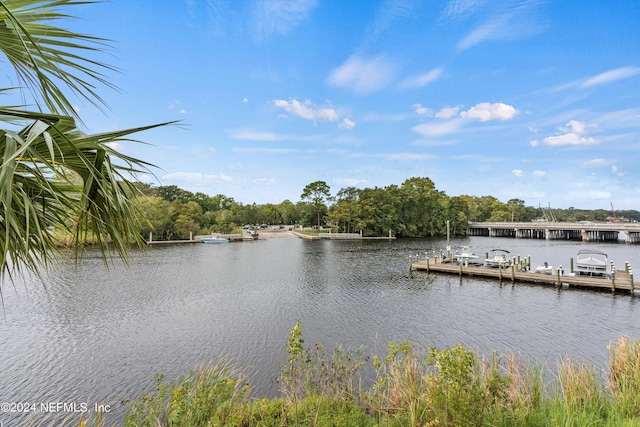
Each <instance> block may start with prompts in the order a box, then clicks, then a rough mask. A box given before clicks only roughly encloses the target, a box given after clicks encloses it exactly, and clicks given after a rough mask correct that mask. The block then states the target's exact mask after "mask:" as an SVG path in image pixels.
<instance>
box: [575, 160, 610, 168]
mask: <svg viewBox="0 0 640 427" xmlns="http://www.w3.org/2000/svg"><path fill="white" fill-rule="evenodd" d="M612 163H613V162H612V161H611V160H607V159H592V160H589V161H586V162H584V163H582V167H583V168H607V167H609V166H611V165H612Z"/></svg>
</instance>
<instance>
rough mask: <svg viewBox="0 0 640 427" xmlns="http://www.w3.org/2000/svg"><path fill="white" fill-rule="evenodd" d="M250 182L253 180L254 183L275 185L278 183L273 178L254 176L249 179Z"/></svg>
mask: <svg viewBox="0 0 640 427" xmlns="http://www.w3.org/2000/svg"><path fill="white" fill-rule="evenodd" d="M251 182H253V183H254V184H258V185H265V186H269V185H275V184H277V183H278V182H277V181H276V179H275V178H254V179H252V180H251Z"/></svg>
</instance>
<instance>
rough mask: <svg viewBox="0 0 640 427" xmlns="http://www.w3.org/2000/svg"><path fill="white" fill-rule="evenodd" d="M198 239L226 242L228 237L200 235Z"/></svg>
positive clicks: (210, 241)
mask: <svg viewBox="0 0 640 427" xmlns="http://www.w3.org/2000/svg"><path fill="white" fill-rule="evenodd" d="M200 240H202V242H203V243H227V242H228V241H229V239H225V238H224V237H219V236H211V237H202V238H200Z"/></svg>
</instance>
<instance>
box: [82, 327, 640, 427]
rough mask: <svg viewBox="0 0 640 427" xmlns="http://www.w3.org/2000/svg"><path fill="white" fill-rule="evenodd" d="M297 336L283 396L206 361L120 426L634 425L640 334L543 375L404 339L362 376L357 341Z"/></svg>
mask: <svg viewBox="0 0 640 427" xmlns="http://www.w3.org/2000/svg"><path fill="white" fill-rule="evenodd" d="M302 335H303V334H302V328H301V325H300V323H299V322H297V323H296V325H295V326H294V328H293V329H292V331H291V335H290V338H289V341H288V343H287V344H286V345H285V348H286V350H287V355H288V357H287V360H286V362H285V363H284V364H283V365H282V367H281V369H280V374H279V376H278V378H277V381H278V385H279V387H280V396H279V397H274V398H266V397H263V398H254V397H252V396H251V387H250V386H249V384H248V381H247V376H246V372H245V371H241V370H237V369H234V368H232V367H231V366H230V365H228V364H224V363H218V364H207V365H202V366H200V368H199V369H197V370H195V371H193V372H190V373H189V374H187V375H185V376H184V377H182V378H180V379H178V380H177V381H173V382H166V381H164V378H163V377H161V376H157V377H156V389H155V391H154V392H152V393H148V394H146V395H145V396H143V397H142V398H141V399H138V400H132V401H130V402H129V408H130V409H129V411H128V412H127V414H126V415H125V418H124V422H125V425H126V426H154V427H155V426H247V427H248V426H274V427H275V426H389V427H394V426H504V427H507V426H509V427H511V426H548V425H549V426H576V427H578V426H579V427H582V426H611V427H613V426H616V427H617V426H640V402H639V400H640V378H639V375H640V370H639V367H640V365H639V363H640V342H639V341H633V340H631V339H630V338H628V337H623V338H620V339H619V340H618V341H616V342H612V343H611V344H610V345H609V347H608V350H609V361H608V369H607V372H600V371H598V370H597V369H596V368H594V367H593V366H592V365H590V364H588V363H580V362H576V361H575V360H572V359H569V358H561V359H560V360H559V361H558V363H557V366H556V368H555V371H554V372H555V374H554V375H555V376H554V377H553V378H554V379H552V380H549V382H545V378H550V376H549V375H548V374H549V371H550V369H549V368H547V367H545V366H544V365H542V364H540V363H534V362H532V361H528V360H523V358H522V357H520V356H519V355H517V354H515V353H513V352H508V351H507V352H505V353H503V354H498V353H495V352H494V353H491V354H489V355H486V356H482V355H478V354H477V353H476V352H474V351H472V350H470V349H468V348H466V347H464V346H461V345H456V346H454V347H452V348H445V349H435V348H425V347H422V346H420V345H417V344H412V343H407V342H404V343H399V344H398V343H394V342H392V343H390V344H389V347H388V351H387V354H386V356H385V357H384V358H379V357H377V356H374V357H373V358H372V364H373V369H374V372H375V378H369V379H366V378H364V372H365V368H366V366H367V364H368V362H369V359H368V358H367V357H364V356H363V355H362V349H358V350H355V351H351V350H344V349H342V348H339V347H338V348H336V349H335V350H334V351H332V352H328V351H327V350H326V349H325V348H324V347H323V346H322V345H320V344H316V345H314V346H312V347H305V344H304V339H303V336H302ZM364 384H367V386H364ZM83 422H84V423H85V424H82V423H81V424H80V425H87V426H88V425H91V426H96V427H102V426H103V424H102V423H101V422H100V420H97V422H96V420H88V421H83ZM76 425H77V424H76Z"/></svg>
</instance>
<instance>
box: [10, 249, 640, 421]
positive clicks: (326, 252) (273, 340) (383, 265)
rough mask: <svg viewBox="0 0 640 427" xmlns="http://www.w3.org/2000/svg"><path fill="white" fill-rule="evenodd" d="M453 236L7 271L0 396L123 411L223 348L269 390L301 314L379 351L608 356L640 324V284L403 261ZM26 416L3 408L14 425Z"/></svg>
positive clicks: (560, 254)
mask: <svg viewBox="0 0 640 427" xmlns="http://www.w3.org/2000/svg"><path fill="white" fill-rule="evenodd" d="M452 244H453V245H456V244H465V245H471V247H472V250H474V251H475V252H476V253H477V254H479V255H481V256H483V255H484V254H485V252H487V251H488V250H490V249H492V248H496V247H502V248H505V249H509V250H511V252H512V254H514V255H515V254H520V255H522V256H527V255H531V256H532V264H534V266H535V265H537V264H541V263H542V262H544V261H548V262H549V263H550V264H552V265H558V264H562V265H564V266H566V267H567V269H568V266H569V259H570V258H571V257H575V254H576V252H577V251H578V250H579V249H581V248H587V247H588V248H593V249H596V248H597V249H601V250H604V251H606V252H607V253H608V254H609V258H610V259H613V260H614V261H615V262H616V264H617V265H618V266H619V267H618V268H622V266H623V264H624V262H625V261H629V262H630V263H631V265H632V266H633V267H635V268H636V269H637V271H638V272H639V273H638V274H639V275H640V246H638V245H629V244H625V243H617V244H615V243H613V244H593V243H589V244H584V243H577V242H564V241H541V240H524V239H517V240H516V239H498V238H484V237H472V238H466V239H461V240H455V241H452ZM444 247H445V242H444V241H442V240H434V239H404V240H397V241H304V240H300V239H296V238H273V239H266V240H262V241H256V242H247V243H229V244H222V245H204V244H194V245H172V246H163V247H159V246H154V247H152V248H151V249H150V250H148V251H145V252H143V253H138V252H136V253H133V254H132V257H131V265H130V266H129V267H123V266H121V265H120V264H116V265H113V266H110V267H109V269H108V270H107V269H105V266H104V264H103V262H102V260H101V259H100V258H99V256H98V254H96V253H92V252H89V253H88V254H87V255H86V256H85V257H84V259H83V260H82V261H81V262H80V263H79V265H78V266H77V268H76V266H75V264H74V262H73V261H68V262H65V263H63V265H62V267H61V268H60V269H57V270H55V271H53V272H51V274H49V275H48V276H46V278H45V286H43V285H42V283H41V282H39V281H38V279H29V278H25V279H21V280H19V281H17V282H16V283H15V288H14V287H12V286H11V284H10V283H9V282H6V283H4V285H3V292H2V296H3V299H4V318H2V319H0V403H4V402H23V403H36V404H37V405H38V408H37V412H42V411H41V410H40V406H39V405H40V403H45V404H48V403H50V402H54V403H57V402H62V403H73V402H77V403H85V404H87V406H88V409H89V410H92V409H93V408H94V404H95V403H101V404H108V405H111V406H110V410H111V412H110V416H111V419H112V420H114V421H116V422H117V420H118V419H120V420H121V417H122V412H123V407H122V406H121V405H120V404H119V402H120V401H121V400H122V399H123V398H126V397H133V398H138V397H140V396H141V395H142V394H143V393H145V392H148V391H150V390H152V389H153V376H154V373H156V372H159V373H163V374H166V376H167V378H170V379H172V378H176V377H177V376H179V375H180V374H183V373H185V372H187V371H189V370H191V369H193V368H195V367H197V366H198V365H199V364H200V363H202V362H206V361H211V360H217V359H224V360H228V361H231V363H232V364H233V365H234V366H236V367H240V368H245V367H251V370H250V372H249V375H250V378H251V383H252V384H253V386H254V389H255V394H256V395H258V396H261V395H269V396H273V395H275V394H276V393H277V387H276V386H275V385H274V384H273V381H272V379H273V378H274V377H276V376H277V374H278V368H279V366H280V364H282V363H283V362H284V361H285V360H286V354H285V350H284V345H285V343H286V342H287V339H288V334H289V331H290V330H291V328H292V327H293V325H294V323H295V321H296V320H297V319H300V320H301V322H302V327H303V331H304V334H305V339H306V342H307V344H312V343H315V342H318V341H320V342H322V343H323V344H325V345H326V346H327V347H329V348H331V347H333V346H335V345H338V344H340V345H343V346H344V347H348V348H356V347H359V346H364V348H365V352H368V353H369V354H384V352H385V349H386V346H387V344H388V343H389V341H392V340H393V341H402V340H410V341H414V342H417V343H420V344H422V345H424V346H429V347H430V346H434V347H438V348H444V347H447V346H452V345H454V344H456V343H462V344H464V345H465V346H467V347H470V348H472V349H475V350H478V351H480V352H489V351H491V350H493V349H495V350H498V351H502V350H505V349H511V350H516V351H519V352H521V353H522V354H523V355H524V356H525V357H531V358H534V359H536V360H538V361H541V362H546V363H547V364H548V365H549V366H550V367H554V366H555V363H556V360H557V359H558V358H559V356H561V355H564V356H571V357H572V358H576V359H579V360H589V361H591V362H593V363H594V364H596V365H598V366H601V367H603V366H604V362H605V358H606V345H607V343H608V342H609V341H611V340H614V339H616V338H618V337H619V336H621V335H630V336H632V337H634V338H638V337H640V320H639V319H640V299H638V298H637V297H636V298H632V297H630V296H629V295H627V294H624V293H621V294H617V295H611V294H610V293H607V292H594V291H584V290H575V289H568V288H560V289H558V288H556V287H553V286H543V285H527V284H515V285H511V284H510V283H506V284H502V285H500V284H499V283H497V282H493V281H489V280H483V279H478V278H462V279H460V278H459V277H457V276H442V275H440V276H438V275H435V274H428V273H424V272H409V255H415V254H418V253H419V254H423V253H424V252H425V251H432V250H440V249H443V248H444ZM78 408H79V409H81V407H80V406H78ZM3 409H6V407H5V408H3ZM68 409H70V407H66V408H64V407H62V410H61V412H62V414H59V415H58V417H64V416H65V415H67V414H66V413H65V411H66V410H68ZM28 415H29V414H28ZM25 419H28V416H27V415H18V414H15V413H7V411H4V412H0V421H4V425H5V426H8V425H11V424H12V423H19V422H21V421H24V420H25ZM108 419H109V418H108Z"/></svg>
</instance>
